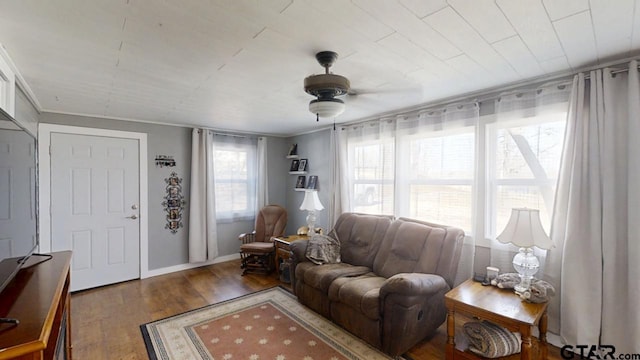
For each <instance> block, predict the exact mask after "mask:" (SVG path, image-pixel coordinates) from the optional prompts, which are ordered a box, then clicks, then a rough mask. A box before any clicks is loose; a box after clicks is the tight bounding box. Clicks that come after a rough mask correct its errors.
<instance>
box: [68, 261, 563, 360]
mask: <svg viewBox="0 0 640 360" xmlns="http://www.w3.org/2000/svg"><path fill="white" fill-rule="evenodd" d="M279 284H280V282H279V281H278V278H277V276H276V275H275V274H272V275H270V276H264V275H251V274H249V275H246V276H241V270H240V261H239V260H234V261H229V262H224V263H219V264H215V265H210V266H205V267H201V268H197V269H192V270H185V271H180V272H176V273H173V274H168V275H162V276H157V277H153V278H149V279H144V280H133V281H128V282H124V283H120V284H115V285H110V286H104V287H100V288H96V289H91V290H85V291H81V292H77V293H74V294H73V295H72V296H71V316H72V328H71V331H72V335H71V339H72V342H73V358H74V359H80V360H82V359H92V360H100V359H105V360H113V359H128V360H133V359H148V357H147V351H146V348H145V346H144V342H143V340H142V335H141V333H140V327H139V326H140V325H141V324H144V323H148V322H151V321H154V320H158V319H162V318H165V317H168V316H171V315H175V314H179V313H182V312H185V311H188V310H192V309H196V308H199V307H202V306H205V305H209V304H213V303H217V302H220V301H223V300H228V299H232V298H235V297H238V296H241V295H244V294H248V293H251V292H254V291H258V290H262V289H266V288H269V287H272V286H276V285H279ZM445 342H446V329H445V326H444V325H443V326H441V327H440V328H439V329H438V333H437V334H436V335H435V336H434V337H433V338H432V339H430V340H428V341H424V342H422V343H420V344H418V345H417V346H415V347H414V348H413V349H411V350H410V352H409V355H410V356H412V357H413V358H414V359H444V344H445ZM549 355H550V356H549V359H550V360H560V359H561V357H560V352H559V350H558V348H556V347H553V346H551V347H550V354H549Z"/></svg>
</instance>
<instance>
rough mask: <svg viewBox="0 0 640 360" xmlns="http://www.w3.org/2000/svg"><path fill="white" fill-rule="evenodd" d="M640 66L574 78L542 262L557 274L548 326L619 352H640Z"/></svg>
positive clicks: (573, 341)
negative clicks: (550, 241)
mask: <svg viewBox="0 0 640 360" xmlns="http://www.w3.org/2000/svg"><path fill="white" fill-rule="evenodd" d="M637 67H638V63H637V61H632V62H631V63H630V64H629V69H630V70H629V72H628V73H627V72H618V71H614V70H613V69H610V68H605V69H599V70H594V71H591V72H590V73H589V74H588V75H586V74H583V73H581V74H578V75H576V76H575V78H574V88H573V91H572V93H571V100H570V110H569V116H568V129H567V134H566V138H565V150H564V153H563V158H562V165H561V171H560V177H559V181H558V190H557V195H556V203H555V210H554V214H553V224H552V228H551V238H552V239H553V240H554V241H555V242H556V248H554V249H553V250H551V251H550V253H549V260H548V269H547V274H548V276H550V277H552V279H554V280H556V281H557V280H558V279H559V280H560V286H559V290H560V291H559V294H557V295H556V297H555V298H553V299H552V302H551V304H550V315H556V316H559V317H560V322H559V324H558V323H557V322H556V323H554V322H551V321H550V326H555V327H558V326H559V328H560V335H561V336H562V338H563V340H564V341H565V342H566V343H567V344H570V345H574V346H575V345H598V344H602V345H613V346H615V349H616V353H617V354H621V353H627V354H632V353H640V312H639V311H638V309H637V304H638V298H639V296H640V281H639V280H638V279H640V262H638V255H640V224H639V221H638V220H639V219H640V157H639V156H638V152H637V149H636V148H635V146H634V144H635V143H636V142H637V141H638V140H637V139H638V138H640V118H639V114H640V105H639V104H640V91H639V90H638V89H639V87H640V83H639V80H638V70H637ZM587 76H588V78H587ZM550 320H554V319H553V317H552V318H550ZM551 330H553V329H551Z"/></svg>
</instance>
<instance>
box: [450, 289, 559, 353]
mask: <svg viewBox="0 0 640 360" xmlns="http://www.w3.org/2000/svg"><path fill="white" fill-rule="evenodd" d="M444 301H445V304H446V306H447V311H448V312H447V344H446V358H447V359H481V357H478V356H476V355H475V354H473V353H472V352H470V351H465V350H466V348H467V344H466V341H459V342H458V343H456V339H455V314H456V313H460V314H465V315H468V316H471V317H474V318H478V319H480V320H487V321H490V322H492V323H494V324H498V325H501V326H503V327H505V328H506V329H508V330H509V331H513V332H520V335H521V338H522V343H521V346H520V354H514V355H512V356H509V357H507V359H526V360H533V359H546V358H547V305H548V303H542V304H531V303H528V302H525V301H524V300H522V299H521V298H520V297H519V296H518V295H516V294H515V293H514V292H513V290H508V289H499V288H497V287H495V286H483V285H482V284H480V283H479V282H476V281H473V280H467V281H465V282H464V283H462V284H460V286H458V287H456V288H455V289H453V290H451V291H449V292H448V293H447V294H446V295H445V298H444ZM532 326H538V330H539V334H540V335H539V339H538V353H537V354H535V355H537V356H534V349H533V344H532V335H531V327H532ZM460 340H466V339H460ZM501 359H502V358H501Z"/></svg>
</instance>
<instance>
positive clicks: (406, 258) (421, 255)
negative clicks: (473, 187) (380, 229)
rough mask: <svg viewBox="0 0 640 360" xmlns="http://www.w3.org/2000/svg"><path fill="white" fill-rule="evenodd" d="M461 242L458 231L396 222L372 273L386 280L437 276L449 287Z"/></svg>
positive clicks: (379, 252)
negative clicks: (408, 275) (410, 275)
mask: <svg viewBox="0 0 640 360" xmlns="http://www.w3.org/2000/svg"><path fill="white" fill-rule="evenodd" d="M463 238H464V231H463V230H462V229H458V228H455V227H450V226H444V225H438V224H433V223H428V222H423V221H418V220H413V219H407V218H399V219H397V220H395V221H394V222H393V223H392V224H391V226H390V227H389V230H388V231H387V233H386V236H385V237H384V240H383V241H382V245H381V246H380V249H379V250H378V253H377V255H376V258H375V260H374V264H373V271H374V272H375V273H376V274H377V275H379V276H382V277H386V278H388V277H391V276H393V275H395V274H399V273H412V272H419V273H425V274H437V275H440V276H442V277H443V278H444V279H445V281H446V282H447V283H448V284H449V286H451V287H453V282H454V280H455V277H456V271H457V269H458V262H459V261H460V251H461V250H462V241H463Z"/></svg>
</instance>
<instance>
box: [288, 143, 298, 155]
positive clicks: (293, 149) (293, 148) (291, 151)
mask: <svg viewBox="0 0 640 360" xmlns="http://www.w3.org/2000/svg"><path fill="white" fill-rule="evenodd" d="M294 155H298V144H291V147H290V148H289V153H288V154H287V156H294Z"/></svg>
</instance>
